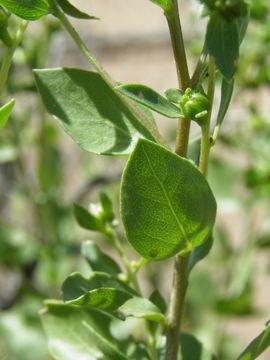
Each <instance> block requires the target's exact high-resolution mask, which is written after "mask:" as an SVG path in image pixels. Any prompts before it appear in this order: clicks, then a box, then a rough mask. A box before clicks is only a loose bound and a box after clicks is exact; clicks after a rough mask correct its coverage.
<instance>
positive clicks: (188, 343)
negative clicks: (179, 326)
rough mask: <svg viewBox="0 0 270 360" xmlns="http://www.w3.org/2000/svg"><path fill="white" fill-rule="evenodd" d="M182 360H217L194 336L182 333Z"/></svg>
mask: <svg viewBox="0 0 270 360" xmlns="http://www.w3.org/2000/svg"><path fill="white" fill-rule="evenodd" d="M180 344H181V355H182V356H181V360H217V358H216V356H215V355H213V354H212V353H211V352H210V351H209V350H207V349H206V348H205V347H204V346H203V344H202V343H201V342H200V341H199V340H198V339H196V338H195V337H194V336H193V335H191V334H187V333H181V335H180Z"/></svg>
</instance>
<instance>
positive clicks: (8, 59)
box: [0, 21, 28, 98]
mask: <svg viewBox="0 0 270 360" xmlns="http://www.w3.org/2000/svg"><path fill="white" fill-rule="evenodd" d="M27 25H28V22H27V21H22V22H21V24H20V26H19V28H18V30H17V33H16V36H15V39H14V40H13V43H12V46H10V47H7V48H6V49H5V53H4V56H3V60H2V66H1V70H0V98H1V97H2V95H3V92H4V90H5V86H6V81H7V78H8V73H9V69H10V66H11V63H12V58H13V55H14V52H15V50H16V48H17V46H18V45H19V43H20V42H21V40H22V38H23V35H24V32H25V30H26V28H27Z"/></svg>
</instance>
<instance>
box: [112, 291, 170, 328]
mask: <svg viewBox="0 0 270 360" xmlns="http://www.w3.org/2000/svg"><path fill="white" fill-rule="evenodd" d="M118 312H120V313H121V315H123V316H125V317H128V316H132V317H135V318H137V319H145V320H150V321H155V322H159V323H161V324H164V323H165V317H164V315H163V314H162V313H161V312H160V310H159V308H158V307H157V306H156V305H154V304H153V303H152V302H151V301H150V300H148V299H144V298H140V297H134V298H133V299H130V300H128V301H127V302H125V304H123V305H122V306H121V307H120V308H119V309H118Z"/></svg>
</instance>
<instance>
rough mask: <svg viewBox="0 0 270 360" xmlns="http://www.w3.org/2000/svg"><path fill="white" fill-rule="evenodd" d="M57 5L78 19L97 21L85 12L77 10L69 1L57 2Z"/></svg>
mask: <svg viewBox="0 0 270 360" xmlns="http://www.w3.org/2000/svg"><path fill="white" fill-rule="evenodd" d="M57 4H58V5H59V6H60V7H61V9H62V10H63V11H64V13H65V14H67V15H70V16H72V17H74V18H77V19H86V20H88V19H97V18H96V17H95V16H92V15H88V14H86V13H85V12H83V11H81V10H79V9H77V8H76V7H75V6H74V5H72V4H71V3H70V2H69V1H68V0H57Z"/></svg>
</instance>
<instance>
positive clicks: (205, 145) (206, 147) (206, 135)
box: [199, 58, 216, 177]
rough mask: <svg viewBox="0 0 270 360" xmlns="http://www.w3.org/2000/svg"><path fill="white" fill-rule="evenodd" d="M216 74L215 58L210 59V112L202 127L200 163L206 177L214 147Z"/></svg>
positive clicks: (208, 92)
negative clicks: (213, 120) (212, 125)
mask: <svg viewBox="0 0 270 360" xmlns="http://www.w3.org/2000/svg"><path fill="white" fill-rule="evenodd" d="M215 73H216V66H215V63H214V60H213V58H210V61H209V80H208V91H207V95H208V100H209V111H208V114H207V119H206V122H205V124H203V125H202V140H201V154H200V163H199V168H200V171H201V173H202V174H203V175H204V176H205V177H207V172H208V162H209V154H210V149H211V146H212V144H211V138H210V124H211V115H212V109H213V101H214V95H215Z"/></svg>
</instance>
